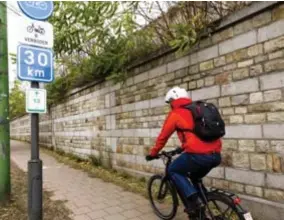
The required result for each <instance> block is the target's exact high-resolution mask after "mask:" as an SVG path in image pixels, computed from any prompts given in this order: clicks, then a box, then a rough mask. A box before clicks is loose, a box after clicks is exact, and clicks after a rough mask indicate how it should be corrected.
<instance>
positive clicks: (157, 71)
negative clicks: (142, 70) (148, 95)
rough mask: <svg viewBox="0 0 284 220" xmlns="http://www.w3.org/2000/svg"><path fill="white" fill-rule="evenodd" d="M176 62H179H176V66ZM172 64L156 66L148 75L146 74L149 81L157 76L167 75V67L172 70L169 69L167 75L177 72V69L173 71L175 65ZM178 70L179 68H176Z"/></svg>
mask: <svg viewBox="0 0 284 220" xmlns="http://www.w3.org/2000/svg"><path fill="white" fill-rule="evenodd" d="M178 61H179V60H177V64H179V62H178ZM174 62H175V61H174ZM174 62H173V63H168V64H164V65H161V66H158V67H156V68H154V69H151V70H149V74H148V77H149V79H153V78H156V77H158V76H161V75H164V74H165V73H167V67H169V66H170V67H172V68H170V69H169V70H168V73H171V72H173V71H175V70H177V69H175V63H174ZM177 67H178V66H177ZM178 69H180V68H178Z"/></svg>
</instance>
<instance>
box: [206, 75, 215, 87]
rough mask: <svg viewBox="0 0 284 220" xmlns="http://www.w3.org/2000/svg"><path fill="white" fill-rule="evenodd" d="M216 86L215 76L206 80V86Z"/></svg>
mask: <svg viewBox="0 0 284 220" xmlns="http://www.w3.org/2000/svg"><path fill="white" fill-rule="evenodd" d="M214 84H215V78H214V77H213V76H208V77H206V78H205V86H213V85H214Z"/></svg>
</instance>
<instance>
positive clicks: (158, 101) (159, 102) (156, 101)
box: [150, 97, 165, 108]
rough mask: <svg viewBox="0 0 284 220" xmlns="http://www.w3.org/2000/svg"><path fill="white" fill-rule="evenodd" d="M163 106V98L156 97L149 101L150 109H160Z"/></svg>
mask: <svg viewBox="0 0 284 220" xmlns="http://www.w3.org/2000/svg"><path fill="white" fill-rule="evenodd" d="M164 105H165V97H158V98H155V99H151V100H150V108H155V107H160V106H164Z"/></svg>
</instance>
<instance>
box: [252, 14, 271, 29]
mask: <svg viewBox="0 0 284 220" xmlns="http://www.w3.org/2000/svg"><path fill="white" fill-rule="evenodd" d="M270 21H271V11H266V12H264V13H261V14H259V15H256V16H254V17H253V19H252V23H253V27H260V26H263V25H265V24H268V23H269V22H270Z"/></svg>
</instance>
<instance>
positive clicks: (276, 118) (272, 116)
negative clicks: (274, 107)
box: [267, 112, 284, 122]
mask: <svg viewBox="0 0 284 220" xmlns="http://www.w3.org/2000/svg"><path fill="white" fill-rule="evenodd" d="M267 121H269V122H281V121H284V112H271V113H267Z"/></svg>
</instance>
